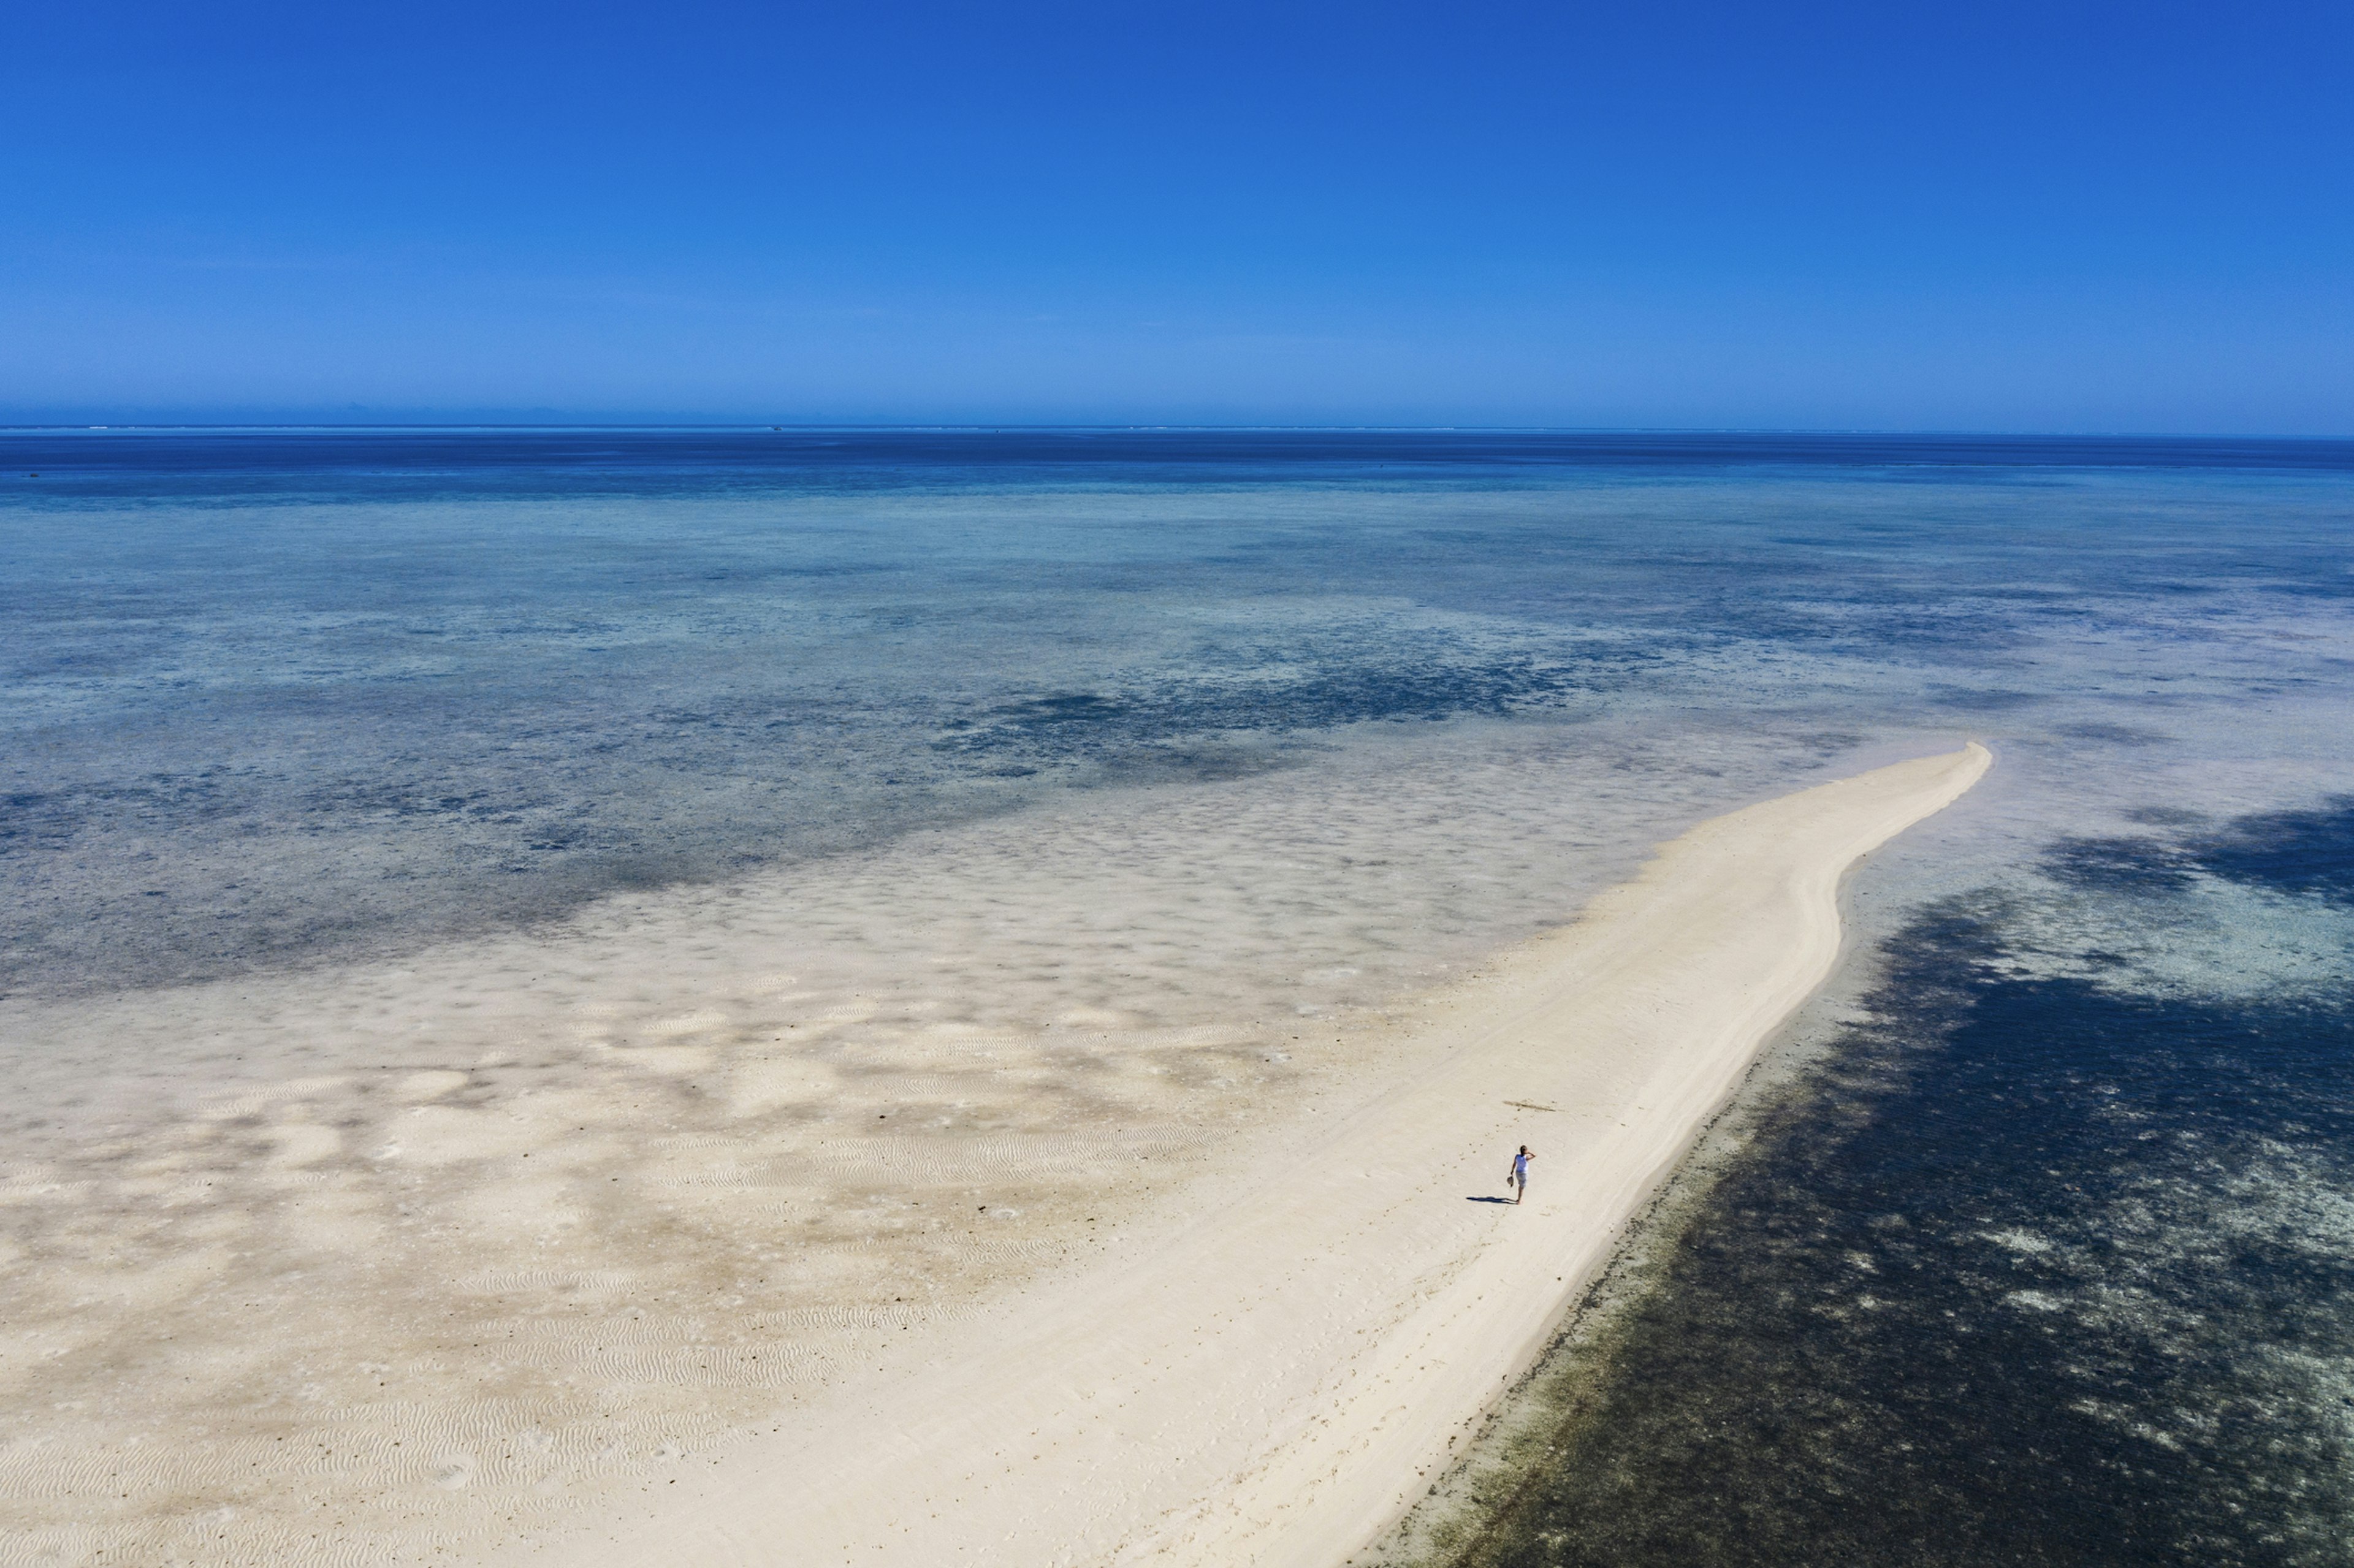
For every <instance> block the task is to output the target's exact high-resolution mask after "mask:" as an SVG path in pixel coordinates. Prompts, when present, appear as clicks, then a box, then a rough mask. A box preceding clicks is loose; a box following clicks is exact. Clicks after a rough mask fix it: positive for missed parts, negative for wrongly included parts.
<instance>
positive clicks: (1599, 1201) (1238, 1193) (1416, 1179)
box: [500, 744, 1991, 1568]
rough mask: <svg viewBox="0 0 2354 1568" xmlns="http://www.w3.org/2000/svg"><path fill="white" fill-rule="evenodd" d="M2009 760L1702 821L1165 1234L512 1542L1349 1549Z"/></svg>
mask: <svg viewBox="0 0 2354 1568" xmlns="http://www.w3.org/2000/svg"><path fill="white" fill-rule="evenodd" d="M1990 760H1991V758H1990V756H1989V754H1988V752H1987V751H1986V749H1985V748H1984V747H1979V746H1978V745H1975V744H1973V745H1972V746H1970V747H1967V748H1966V749H1965V750H1963V751H1960V752H1956V753H1951V754H1946V755H1944V756H1939V757H1934V758H1922V759H1919V760H1915V761H1911V762H1905V763H1900V764H1897V765H1894V766H1893V767H1888V768H1880V769H1877V770H1875V771H1873V772H1871V773H1867V774H1864V775H1861V776H1860V777H1857V778H1853V779H1845V780H1842V781H1840V782H1838V783H1834V784H1829V785H1824V786H1820V787H1819V788H1816V789H1808V790H1804V791H1801V792H1799V793H1797V794H1794V795H1789V796H1785V797H1783V798H1781V799H1778V800H1770V801H1767V802H1765V803H1763V804H1760V805H1757V806H1753V807H1750V808H1748V809H1746V810H1741V811H1736V812H1734V813H1732V814H1730V815H1728V816H1724V817H1720V818H1717V819H1715V820H1713V821H1708V822H1705V823H1702V825H1701V826H1699V827H1697V828H1695V829H1693V830H1692V831H1691V832H1688V833H1686V834H1684V835H1683V836H1682V837H1681V838H1679V839H1677V840H1675V841H1673V842H1670V843H1669V844H1668V845H1666V846H1665V847H1664V848H1663V849H1662V850H1661V852H1660V853H1659V856H1658V858H1657V859H1656V860H1655V861H1653V862H1652V863H1650V864H1649V866H1648V867H1647V868H1646V869H1645V870H1644V872H1643V873H1642V874H1640V875H1639V876H1638V878H1637V879H1636V880H1635V881H1634V882H1632V883H1631V884H1629V885H1626V886H1623V887H1621V888H1618V889H1617V890H1615V891H1613V892H1611V893H1609V894H1607V895H1605V896H1604V897H1602V898H1601V899H1599V900H1597V901H1596V903H1595V905H1594V906H1592V907H1591V908H1590V909H1589V911H1588V912H1587V914H1586V915H1585V917H1584V918H1582V919H1581V920H1580V921H1579V922H1577V923H1576V924H1575V926H1573V927H1569V928H1568V929H1566V930H1564V931H1563V932H1560V933H1558V934H1556V935H1553V936H1551V937H1548V938H1542V939H1540V940H1538V941H1536V942H1533V943H1530V944H1527V945H1525V946H1524V947H1523V948H1521V949H1519V950H1517V951H1514V952H1512V953H1510V954H1507V955H1504V956H1503V957H1502V958H1500V959H1499V960H1498V961H1497V962H1496V963H1494V964H1493V965H1491V966H1490V968H1489V969H1488V970H1487V971H1486V972H1485V973H1483V974H1482V975H1480V976H1479V977H1478V978H1476V979H1474V980H1470V981H1467V982H1465V983H1462V984H1460V985H1458V986H1455V987H1452V988H1449V989H1448V990H1447V991H1446V992H1444V993H1443V994H1441V995H1439V996H1437V997H1436V998H1434V999H1432V1001H1431V1002H1430V1004H1429V1005H1428V1006H1427V1007H1426V1009H1425V1011H1424V1013H1423V1016H1422V1017H1421V1018H1420V1019H1419V1020H1418V1021H1417V1022H1416V1023H1415V1024H1414V1026H1413V1028H1412V1035H1413V1048H1412V1049H1411V1050H1408V1051H1404V1052H1401V1053H1398V1054H1396V1055H1395V1056H1394V1060H1393V1062H1392V1064H1391V1065H1390V1066H1389V1067H1388V1068H1386V1069H1385V1070H1384V1071H1379V1072H1373V1073H1370V1074H1367V1075H1363V1077H1362V1078H1361V1079H1360V1080H1358V1081H1357V1082H1355V1083H1353V1084H1352V1086H1351V1087H1350V1088H1349V1090H1348V1091H1347V1092H1345V1093H1342V1094H1338V1095H1335V1096H1332V1097H1328V1098H1327V1099H1326V1100H1325V1102H1324V1103H1323V1104H1322V1105H1321V1106H1320V1107H1315V1110H1314V1112H1311V1113H1310V1114H1305V1115H1303V1116H1302V1117H1301V1118H1299V1120H1298V1121H1297V1122H1296V1123H1295V1124H1293V1125H1292V1126H1291V1127H1290V1128H1288V1129H1286V1130H1285V1132H1284V1133H1283V1134H1282V1135H1281V1136H1279V1137H1277V1138H1273V1139H1258V1140H1257V1141H1256V1142H1255V1143H1254V1144H1253V1145H1252V1146H1251V1152H1250V1153H1249V1154H1248V1156H1247V1157H1246V1158H1244V1159H1240V1160H1237V1162H1236V1163H1235V1165H1234V1166H1233V1167H1232V1168H1229V1169H1226V1170H1224V1171H1217V1172H1215V1173H1214V1174H1212V1175H1209V1176H1207V1177H1204V1179H1201V1180H1199V1181H1195V1182H1194V1183H1193V1184H1192V1185H1191V1186H1190V1187H1189V1188H1187V1189H1185V1190H1184V1191H1183V1192H1182V1194H1181V1195H1180V1196H1179V1197H1178V1198H1176V1199H1174V1200H1172V1201H1170V1202H1166V1203H1165V1204H1164V1205H1163V1206H1162V1207H1161V1209H1160V1210H1159V1211H1157V1212H1156V1213H1155V1222H1156V1224H1157V1226H1158V1228H1157V1229H1154V1230H1149V1231H1146V1232H1144V1233H1142V1234H1139V1233H1137V1232H1135V1231H1133V1230H1131V1231H1129V1232H1128V1233H1126V1234H1123V1235H1122V1236H1121V1237H1120V1238H1119V1244H1118V1245H1112V1246H1110V1247H1108V1248H1107V1249H1106V1251H1105V1255H1102V1256H1101V1257H1100V1258H1099V1259H1098V1260H1097V1261H1093V1262H1089V1263H1087V1264H1084V1265H1082V1266H1077V1267H1074V1268H1071V1269H1067V1270H1065V1271H1063V1272H1060V1273H1056V1274H1053V1275H1050V1276H1048V1277H1045V1278H1044V1279H1042V1280H1040V1281H1039V1282H1038V1283H1037V1284H1036V1286H1035V1287H1032V1288H1027V1289H1022V1290H1016V1291H1013V1292H1010V1293H1008V1294H1006V1295H1004V1296H1002V1298H998V1299H995V1300H992V1301H991V1302H989V1303H987V1304H985V1305H984V1306H982V1307H981V1308H980V1309H979V1310H978V1311H976V1312H975V1313H973V1314H971V1315H969V1316H965V1317H961V1318H959V1319H953V1320H946V1321H942V1322H940V1323H938V1324H937V1325H935V1326H929V1327H925V1328H921V1329H910V1330H906V1331H903V1332H902V1333H899V1334H895V1335H889V1336H876V1337H875V1342H873V1343H871V1344H870V1345H869V1346H867V1347H866V1349H867V1350H868V1351H869V1353H870V1354H871V1364H872V1367H873V1371H872V1372H868V1371H866V1370H865V1365H864V1364H862V1365H861V1366H860V1368H859V1369H858V1372H857V1375H855V1376H854V1377H847V1378H843V1379H842V1380H839V1381H837V1382H835V1383H832V1384H831V1385H829V1386H828V1387H827V1388H826V1389H825V1390H824V1391H823V1392H822V1393H820V1394H818V1395H816V1396H814V1397H812V1398H811V1399H809V1400H807V1401H804V1402H802V1403H801V1404H799V1405H797V1407H796V1409H795V1412H794V1414H793V1418H792V1420H791V1422H790V1428H789V1429H786V1428H784V1427H779V1430H778V1431H776V1432H775V1433H774V1434H773V1435H771V1436H767V1437H763V1438H760V1439H758V1440H756V1441H753V1442H751V1443H748V1444H746V1445H744V1446H739V1447H737V1449H736V1450H734V1451H733V1452H731V1453H728V1454H726V1455H725V1456H723V1457H720V1458H719V1459H718V1460H716V1462H715V1463H714V1464H712V1465H711V1466H709V1467H705V1468H704V1469H703V1470H702V1471H701V1472H700V1473H697V1474H693V1475H688V1476H683V1477H678V1478H673V1479H671V1480H669V1481H667V1482H666V1483H665V1484H664V1485H663V1487H662V1489H660V1491H659V1492H658V1493H657V1492H656V1491H655V1489H653V1488H652V1487H651V1486H648V1487H646V1488H644V1489H642V1490H641V1491H640V1493H639V1495H638V1497H636V1498H631V1499H620V1498H616V1499H613V1503H614V1508H615V1512H616V1514H618V1515H620V1517H618V1518H615V1519H614V1520H613V1522H612V1523H611V1525H610V1526H609V1527H608V1528H606V1529H604V1530H602V1531H593V1532H580V1531H571V1530H567V1531H562V1532H559V1533H557V1534H556V1535H554V1536H553V1537H550V1538H546V1539H545V1549H544V1550H541V1549H536V1548H534V1547H532V1546H530V1545H527V1544H521V1545H518V1546H517V1547H515V1548H513V1549H511V1550H510V1551H508V1552H505V1553H504V1554H502V1556H501V1558H500V1560H501V1561H516V1562H532V1563H551V1562H564V1563H601V1564H613V1565H620V1564H632V1565H634V1564H646V1563H692V1564H697V1565H703V1564H710V1565H713V1568H719V1565H735V1564H754V1563H759V1564H789V1563H790V1564H801V1563H834V1562H841V1563H884V1564H889V1563H907V1564H916V1563H926V1564H928V1563H990V1564H1004V1565H1007V1568H1013V1565H1017V1564H1018V1565H1024V1568H1027V1565H1032V1564H1048V1563H1185V1564H1203V1565H1205V1568H1206V1565H1211V1564H1222V1565H1224V1564H1233V1565H1240V1564H1260V1565H1267V1568H1275V1565H1281V1568H1329V1565H1331V1564H1337V1563H1341V1561H1342V1560H1344V1559H1345V1558H1346V1557H1347V1556H1348V1555H1349V1553H1350V1552H1351V1551H1352V1550H1354V1549H1355V1548H1356V1547H1358V1546H1360V1545H1362V1544H1363V1543H1364V1542H1369V1541H1370V1540H1372V1539H1373V1536H1374V1535H1375V1534H1376V1533H1377V1532H1378V1531H1381V1530H1382V1529H1383V1528H1384V1526H1385V1525H1386V1524H1388V1523H1389V1522H1390V1521H1391V1520H1394V1518H1395V1517H1396V1516H1397V1515H1398V1514H1399V1513H1400V1512H1402V1511H1403V1510H1404V1509H1405V1506H1406V1505H1407V1504H1408V1502H1409V1501H1410V1500H1411V1498H1412V1495H1413V1494H1414V1493H1415V1492H1416V1490H1417V1489H1420V1488H1421V1487H1422V1486H1423V1484H1424V1482H1423V1478H1425V1477H1426V1476H1429V1475H1432V1474H1435V1473H1436V1471H1437V1469H1438V1468H1440V1467H1443V1466H1444V1465H1445V1464H1446V1463H1447V1459H1448V1457H1449V1454H1450V1450H1451V1449H1452V1447H1453V1446H1455V1445H1456V1443H1457V1442H1458V1439H1459V1437H1460V1436H1461V1435H1462V1434H1463V1433H1464V1432H1465V1431H1466V1430H1467V1429H1468V1427H1469V1425H1470V1424H1471V1423H1472V1422H1473V1421H1475V1420H1476V1419H1477V1417H1478V1416H1479V1414H1480V1413H1481V1411H1482V1410H1484V1409H1485V1408H1486V1406H1487V1405H1488V1404H1490V1402H1491V1401H1492V1399H1493V1398H1494V1396H1495V1394H1496V1393H1498V1392H1499V1391H1500V1389H1501V1388H1502V1387H1503V1386H1504V1384H1505V1383H1507V1382H1508V1381H1509V1379H1510V1378H1511V1376H1512V1375H1513V1374H1514V1373H1515V1372H1518V1371H1519V1370H1521V1369H1522V1368H1523V1367H1524V1366H1525V1365H1526V1364H1527V1363H1528V1361H1529V1360H1530V1359H1531V1358H1532V1355H1533V1354H1534V1353H1535V1351H1536V1350H1537V1349H1538V1348H1539V1346H1540V1344H1541V1343H1542V1340H1543V1337H1544V1334H1545V1332H1546V1330H1547V1328H1548V1327H1549V1325H1550V1324H1551V1323H1552V1322H1553V1320H1554V1319H1555V1317H1556V1316H1557V1314H1558V1311H1559V1309H1560V1308H1561V1305H1562V1303H1563V1301H1564V1299H1565V1298H1566V1297H1567V1296H1568V1295H1569V1294H1571V1293H1572V1292H1573V1291H1575V1288H1576V1287H1577V1286H1578V1285H1579V1283H1580V1282H1581V1281H1583V1280H1584V1279H1585V1278H1586V1277H1588V1276H1589V1275H1590V1274H1591V1273H1592V1271H1593V1270H1594V1269H1596V1267H1598V1266H1600V1265H1601V1264H1602V1263H1603V1262H1605V1261H1606V1259H1607V1257H1608V1255H1609V1253H1610V1250H1611V1248H1612V1246H1613V1245H1614V1243H1615V1240H1616V1237H1617V1233H1618V1230H1619V1227H1620V1225H1621V1224H1623V1222H1624V1221H1625V1220H1626V1219H1627V1217H1628V1215H1630V1214H1631V1213H1634V1212H1635V1210H1636V1209H1637V1208H1638V1206H1639V1205H1640V1203H1641V1202H1643V1200H1644V1198H1645V1197H1646V1195H1647V1194H1649V1192H1651V1191H1652V1190H1653V1188H1654V1187H1655V1185H1656V1184H1657V1182H1658V1181H1659V1180H1660V1179H1661V1177H1662V1176H1663V1175H1664V1174H1665V1173H1666V1172H1667V1171H1669V1170H1670V1169H1671V1168H1672V1166H1673V1165H1674V1164H1675V1162H1676V1161H1677V1160H1679V1159H1680V1158H1681V1156H1682V1154H1683V1152H1684V1151H1685V1150H1687V1149H1688V1148H1689V1147H1690V1145H1691V1140H1692V1139H1693V1137H1694V1135H1695V1134H1696V1132H1697V1130H1698V1129H1699V1128H1700V1127H1701V1126H1702V1123H1703V1122H1704V1121H1705V1119H1706V1118H1707V1117H1708V1116H1709V1115H1710V1114H1711V1112H1712V1110H1713V1109H1714V1107H1717V1106H1718V1105H1719V1104H1720V1103H1721V1102H1722V1101H1723V1097H1725V1095H1726V1094H1727V1093H1728V1092H1729V1091H1730V1090H1731V1089H1732V1087H1733V1086H1734V1084H1735V1083H1737V1081H1738V1080H1739V1078H1740V1076H1741V1075H1742V1074H1743V1072H1744V1070H1745V1069H1746V1067H1747V1066H1748V1065H1749V1064H1750V1062H1751V1061H1752V1060H1753V1058H1754V1056H1755V1053H1756V1051H1757V1050H1758V1048H1759V1047H1760V1045H1761V1044H1763V1042H1764V1041H1765V1039H1766V1038H1767V1037H1768V1035H1770V1033H1772V1032H1773V1031H1774V1030H1775V1028H1776V1026H1777V1025H1779V1024H1780V1023H1781V1022H1783V1021H1784V1020H1785V1019H1787V1017H1788V1016H1789V1015H1790V1013H1791V1012H1793V1011H1794V1010H1795V1009H1796V1008H1797V1005H1798V1004H1799V1003H1800V1002H1801V1001H1803V1000H1804V999H1805V998H1806V996H1807V995H1808V993H1809V992H1811V991H1813V990H1814V989H1815V988H1816V987H1817V986H1818V985H1819V984H1820V983H1821V981H1822V980H1824V979H1825V977H1826V976H1827V975H1828V974H1829V971H1830V969H1831V968H1832V966H1833V964H1834V963H1835V962H1836V960H1837V958H1838V955H1839V951H1840V914H1839V906H1838V896H1839V889H1840V884H1841V881H1842V879H1843V878H1844V877H1845V876H1846V874H1848V873H1849V872H1850V870H1851V869H1852V868H1853V867H1854V865H1855V864H1856V863H1858V862H1859V861H1860V860H1861V858H1862V857H1863V856H1865V855H1867V854H1868V853H1871V852H1872V850H1874V849H1876V848H1877V847H1879V846H1880V845H1881V844H1882V843H1884V842H1886V841H1888V840H1889V839H1890V838H1892V837H1893V836H1894V835H1896V834H1897V833H1900V832H1903V830H1904V829H1905V828H1907V827H1909V826H1910V825H1912V824H1913V823H1914V822H1916V821H1920V820H1921V819H1922V818H1924V817H1925V816H1928V815H1930V814H1931V813H1933V812H1935V811H1936V810H1941V809H1942V808H1944V807H1945V806H1946V805H1947V804H1948V803H1950V802H1951V801H1952V800H1955V799H1956V798H1957V797H1958V796H1959V795H1960V794H1961V793H1962V792H1963V791H1965V790H1967V789H1968V788H1969V787H1970V785H1971V784H1973V783H1974V782H1976V780H1977V779H1978V777H1979V776H1980V775H1981V774H1982V773H1983V772H1984V771H1985V769H1986V768H1987V767H1988V765H1989V763H1990ZM1515 1102H1518V1103H1515ZM1529 1107H1553V1108H1551V1109H1534V1108H1529ZM1521 1141H1527V1142H1529V1143H1531V1144H1532V1145H1534V1146H1535V1147H1536V1148H1537V1150H1539V1153H1540V1155H1541V1160H1540V1163H1539V1166H1538V1175H1537V1179H1536V1181H1535V1184H1534V1186H1533V1188H1532V1195H1531V1198H1530V1202H1529V1203H1528V1204H1527V1205H1526V1206H1524V1207H1522V1208H1519V1209H1512V1208H1508V1207H1504V1206H1500V1205H1498V1204H1496V1203H1494V1202H1486V1201H1481V1200H1484V1199H1490V1198H1492V1197H1494V1196H1496V1195H1498V1194H1500V1192H1501V1191H1502V1185H1501V1181H1500V1178H1501V1176H1502V1173H1503V1167H1504V1163H1505V1160H1506V1158H1507V1156H1508V1155H1509V1153H1510V1151H1511V1149H1512V1147H1513V1146H1514V1145H1515V1144H1516V1143H1518V1142H1521ZM895 1341H896V1342H895ZM578 1500H579V1501H580V1502H581V1503H582V1504H583V1505H584V1507H585V1506H589V1504H590V1499H585V1498H584V1499H578ZM596 1537H601V1540H597V1539H596Z"/></svg>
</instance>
